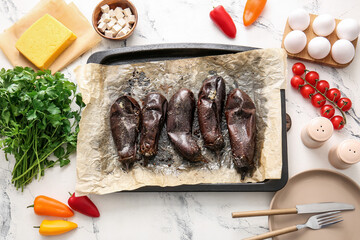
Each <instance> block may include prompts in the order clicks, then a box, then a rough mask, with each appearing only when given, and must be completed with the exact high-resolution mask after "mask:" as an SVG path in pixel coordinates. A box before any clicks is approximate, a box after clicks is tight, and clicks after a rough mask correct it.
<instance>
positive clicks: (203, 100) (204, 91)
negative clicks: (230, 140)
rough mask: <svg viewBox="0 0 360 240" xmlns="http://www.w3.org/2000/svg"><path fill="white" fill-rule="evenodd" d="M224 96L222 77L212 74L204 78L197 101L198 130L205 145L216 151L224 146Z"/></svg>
mask: <svg viewBox="0 0 360 240" xmlns="http://www.w3.org/2000/svg"><path fill="white" fill-rule="evenodd" d="M225 96H226V92H225V81H224V79H223V78H222V77H220V76H212V77H210V78H207V79H205V80H204V82H203V85H202V87H201V89H200V92H199V96H198V102H197V111H198V118H199V126H200V132H201V135H202V136H203V139H204V143H205V147H207V148H209V149H212V150H216V151H218V150H221V149H222V148H223V147H224V138H223V135H222V133H221V117H222V111H223V109H224V101H225Z"/></svg>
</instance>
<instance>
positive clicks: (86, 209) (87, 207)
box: [68, 193, 100, 217]
mask: <svg viewBox="0 0 360 240" xmlns="http://www.w3.org/2000/svg"><path fill="white" fill-rule="evenodd" d="M70 195H71V193H70ZM68 204H69V206H70V207H71V208H72V209H74V210H75V211H78V212H79V213H82V214H84V215H86V216H89V217H100V213H99V210H98V209H97V207H96V206H95V204H94V203H93V202H92V201H91V200H90V199H89V198H88V197H87V196H81V197H75V193H73V194H72V195H71V197H70V198H69V200H68Z"/></svg>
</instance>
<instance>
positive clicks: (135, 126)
mask: <svg viewBox="0 0 360 240" xmlns="http://www.w3.org/2000/svg"><path fill="white" fill-rule="evenodd" d="M140 118H141V109H140V106H139V104H138V103H137V102H136V100H135V99H133V98H132V97H130V96H121V97H119V98H118V99H117V100H116V101H115V102H114V104H113V105H112V106H111V110H110V126H111V133H112V136H113V139H114V142H115V145H116V148H117V151H118V155H119V161H120V162H121V163H123V164H124V165H125V166H126V168H127V169H128V168H129V166H130V165H131V164H132V163H133V162H135V161H136V160H137V158H136V148H137V144H136V143H137V137H138V133H139V129H140Z"/></svg>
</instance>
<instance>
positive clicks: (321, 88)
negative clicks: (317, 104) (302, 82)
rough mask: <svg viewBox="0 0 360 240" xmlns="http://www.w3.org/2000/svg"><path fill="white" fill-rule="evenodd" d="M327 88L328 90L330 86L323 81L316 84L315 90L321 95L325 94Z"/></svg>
mask: <svg viewBox="0 0 360 240" xmlns="http://www.w3.org/2000/svg"><path fill="white" fill-rule="evenodd" d="M329 88H330V84H329V83H328V82H327V81H325V80H320V81H318V82H317V84H316V89H317V90H319V92H321V93H323V94H325V92H326V91H327V90H329Z"/></svg>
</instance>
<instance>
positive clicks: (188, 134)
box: [166, 88, 204, 162]
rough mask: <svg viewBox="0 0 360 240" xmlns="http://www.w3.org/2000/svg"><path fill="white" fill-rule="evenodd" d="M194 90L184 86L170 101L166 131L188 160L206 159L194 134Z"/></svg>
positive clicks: (177, 148)
mask: <svg viewBox="0 0 360 240" xmlns="http://www.w3.org/2000/svg"><path fill="white" fill-rule="evenodd" d="M195 107H196V105H195V98H194V94H193V92H191V91H190V90H189V89H186V88H182V89H180V90H179V91H177V92H176V93H175V94H174V95H173V96H172V98H171V99H170V101H169V107H168V113H167V121H166V131H167V134H168V137H169V139H170V141H171V142H172V143H173V145H174V147H175V149H176V150H177V151H178V152H179V153H180V154H181V155H182V156H183V157H184V158H185V159H187V160H188V161H190V162H199V161H204V158H203V156H202V155H201V149H200V147H199V146H198V144H197V142H196V140H195V139H194V137H193V136H192V125H193V121H194V112H195Z"/></svg>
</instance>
